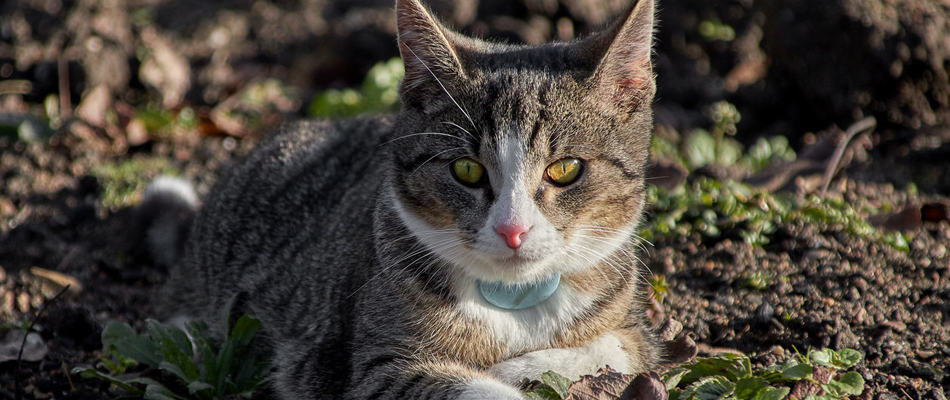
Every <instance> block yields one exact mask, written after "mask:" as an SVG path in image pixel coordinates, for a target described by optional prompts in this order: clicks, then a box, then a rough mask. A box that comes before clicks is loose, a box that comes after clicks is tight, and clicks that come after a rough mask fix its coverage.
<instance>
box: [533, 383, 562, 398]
mask: <svg viewBox="0 0 950 400" xmlns="http://www.w3.org/2000/svg"><path fill="white" fill-rule="evenodd" d="M525 394H526V395H527V396H528V398H529V399H538V400H561V399H563V398H564V397H561V395H560V394H558V393H557V392H556V391H554V389H552V388H550V387H548V386H543V385H542V386H538V387H535V388H534V389H532V390H530V391H528V392H527V393H525Z"/></svg>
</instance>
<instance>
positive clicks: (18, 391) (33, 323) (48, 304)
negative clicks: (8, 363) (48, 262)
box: [13, 285, 70, 400]
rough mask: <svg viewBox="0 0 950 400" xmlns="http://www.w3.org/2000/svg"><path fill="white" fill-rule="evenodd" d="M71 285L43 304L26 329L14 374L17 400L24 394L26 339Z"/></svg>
mask: <svg viewBox="0 0 950 400" xmlns="http://www.w3.org/2000/svg"><path fill="white" fill-rule="evenodd" d="M69 286H70V285H66V287H64V288H63V290H60V291H59V293H57V294H56V296H53V298H52V299H50V300H49V301H47V302H46V303H45V304H43V308H41V309H40V310H39V311H37V312H36V316H35V317H33V320H32V321H30V326H29V327H27V328H26V334H25V335H23V342H21V343H20V353H19V354H17V356H16V372H14V373H13V385H14V389H13V391H14V396H15V397H16V400H20V398H21V396H22V393H20V363H21V362H22V361H23V348H24V347H26V339H27V338H28V337H30V332H32V331H33V325H35V324H36V320H38V319H40V316H41V315H43V311H46V309H47V308H49V307H50V306H51V305H53V303H55V302H56V300H57V299H59V296H62V295H63V293H66V291H67V290H69Z"/></svg>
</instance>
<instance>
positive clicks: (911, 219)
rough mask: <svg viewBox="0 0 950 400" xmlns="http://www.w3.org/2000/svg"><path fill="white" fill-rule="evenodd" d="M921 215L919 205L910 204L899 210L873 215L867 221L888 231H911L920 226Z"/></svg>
mask: <svg viewBox="0 0 950 400" xmlns="http://www.w3.org/2000/svg"><path fill="white" fill-rule="evenodd" d="M921 216H922V212H921V206H919V205H915V204H912V205H909V206H907V207H904V209H903V210H901V211H899V212H895V213H889V214H878V215H873V216H871V217H869V218H868V223H870V224H871V225H874V226H876V227H878V228H881V229H884V230H888V231H900V232H912V231H916V230H917V229H919V228H920V223H921V221H922V218H921Z"/></svg>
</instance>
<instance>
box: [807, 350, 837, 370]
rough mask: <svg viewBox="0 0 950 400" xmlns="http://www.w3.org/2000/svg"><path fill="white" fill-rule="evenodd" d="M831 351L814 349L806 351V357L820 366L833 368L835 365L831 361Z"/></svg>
mask: <svg viewBox="0 0 950 400" xmlns="http://www.w3.org/2000/svg"><path fill="white" fill-rule="evenodd" d="M833 352H834V350H831V349H821V350H814V351H811V352H809V353H808V359H809V360H811V361H812V362H814V363H815V364H818V365H820V366H822V367H827V368H834V367H835V365H834V364H832V363H831V359H832V358H833V356H832V353H833Z"/></svg>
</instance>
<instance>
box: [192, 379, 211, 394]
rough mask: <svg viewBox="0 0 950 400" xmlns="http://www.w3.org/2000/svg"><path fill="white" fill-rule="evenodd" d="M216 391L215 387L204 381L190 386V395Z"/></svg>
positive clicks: (195, 382)
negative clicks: (211, 390)
mask: <svg viewBox="0 0 950 400" xmlns="http://www.w3.org/2000/svg"><path fill="white" fill-rule="evenodd" d="M208 389H214V386H211V385H210V384H208V383H205V382H202V381H194V382H191V383H189V384H188V393H190V394H195V393H197V392H200V391H202V390H208Z"/></svg>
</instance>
